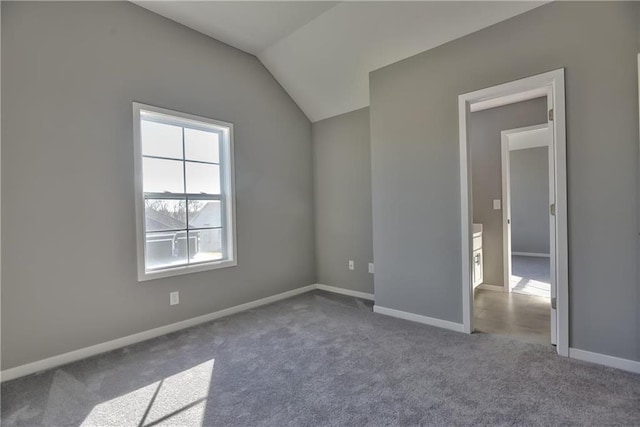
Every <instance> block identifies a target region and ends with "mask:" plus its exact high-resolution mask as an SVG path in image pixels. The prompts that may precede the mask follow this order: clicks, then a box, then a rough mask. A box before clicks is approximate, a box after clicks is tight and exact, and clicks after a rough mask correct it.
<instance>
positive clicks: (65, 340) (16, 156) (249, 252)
mask: <svg viewBox="0 0 640 427" xmlns="http://www.w3.org/2000/svg"><path fill="white" fill-rule="evenodd" d="M2 88H3V92H2V112H3V115H2V140H3V147H2V150H3V152H2V260H3V267H4V268H3V270H2V285H3V289H2V368H3V369H7V368H11V367H14V366H16V365H20V364H23V363H28V362H32V361H35V360H39V359H42V358H45V357H49V356H53V355H57V354H60V353H64V352H67V351H71V350H75V349H79V348H82V347H86V346H90V345H93V344H97V343H101V342H104V341H107V340H111V339H114V338H119V337H122V336H126V335H129V334H133V333H136V332H140V331H144V330H148V329H151V328H155V327H158V326H162V325H166V324H170V323H173V322H176V321H180V320H183V319H187V318H192V317H194V316H198V315H202V314H205V313H210V312H213V311H216V310H220V309H223V308H226V307H230V306H234V305H237V304H241V303H245V302H248V301H252V300H256V299H259V298H263V297H266V296H270V295H274V294H277V293H280V292H284V291H287V290H290V289H294V288H298V287H301V286H304V285H309V284H311V283H314V282H315V266H314V264H315V262H314V241H313V200H312V197H313V196H312V191H313V184H312V172H311V171H312V149H311V124H310V123H309V121H308V119H307V118H306V117H305V116H304V114H303V113H302V112H301V111H300V109H299V108H298V107H297V106H296V105H295V103H294V102H293V101H292V100H291V99H290V98H289V96H287V94H286V93H285V92H284V90H283V89H282V88H281V87H280V86H279V85H278V83H277V82H276V81H275V80H274V79H273V77H272V76H271V75H270V74H269V73H268V72H267V71H266V69H265V68H264V67H263V66H262V65H261V64H260V62H258V60H257V59H256V58H255V57H254V56H251V55H248V54H245V53H243V52H241V51H239V50H236V49H234V48H231V47H229V46H227V45H225V44H222V43H220V42H217V41H215V40H213V39H211V38H208V37H206V36H204V35H202V34H199V33H196V32H195V31H192V30H190V29H187V28H186V27H183V26H181V25H179V24H176V23H174V22H172V21H169V20H166V19H164V18H162V17H160V16H158V15H155V14H153V13H151V12H148V11H146V10H144V9H142V8H139V7H138V6H135V5H133V4H131V3H127V2H108V3H101V2H90V3H77V2H69V3H49V2H44V3H31V2H21V3H7V2H2ZM134 100H135V101H140V102H144V103H148V104H153V105H158V106H162V107H167V108H171V109H175V110H179V111H184V112H188V113H192V114H197V115H202V116H206V117H213V118H216V119H221V120H225V121H229V122H232V123H234V125H235V155H236V186H237V229H238V266H237V267H235V268H226V269H222V270H216V271H208V272H202V273H195V274H188V275H184V276H178V277H173V278H167V279H159V280H153V281H149V282H144V283H138V282H137V281H136V232H135V212H134V197H135V194H134V184H133V179H134V175H133V143H132V113H131V102H132V101H134ZM175 290H178V291H180V297H181V298H180V304H179V305H177V306H173V307H170V306H169V292H170V291H175Z"/></svg>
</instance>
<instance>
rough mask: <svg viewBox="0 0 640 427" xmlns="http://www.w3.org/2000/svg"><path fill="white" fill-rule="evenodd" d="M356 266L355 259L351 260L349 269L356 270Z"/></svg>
mask: <svg viewBox="0 0 640 427" xmlns="http://www.w3.org/2000/svg"><path fill="white" fill-rule="evenodd" d="M355 268H356V267H355V265H354V263H353V260H349V270H354V269H355Z"/></svg>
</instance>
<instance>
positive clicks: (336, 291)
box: [316, 283, 375, 301]
mask: <svg viewBox="0 0 640 427" xmlns="http://www.w3.org/2000/svg"><path fill="white" fill-rule="evenodd" d="M316 289H319V290H321V291H327V292H333V293H334V294H342V295H348V296H351V297H356V298H362V299H366V300H369V301H374V300H375V298H374V296H373V294H368V293H366V292H360V291H352V290H351V289H345V288H337V287H335V286H329V285H322V284H320V283H317V284H316Z"/></svg>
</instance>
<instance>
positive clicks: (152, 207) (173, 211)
mask: <svg viewBox="0 0 640 427" xmlns="http://www.w3.org/2000/svg"><path fill="white" fill-rule="evenodd" d="M186 204H187V202H186V200H167V199H147V200H145V201H144V215H145V223H146V229H147V231H161V230H180V229H184V228H186V227H187V226H186V218H185V217H186V209H185V207H186Z"/></svg>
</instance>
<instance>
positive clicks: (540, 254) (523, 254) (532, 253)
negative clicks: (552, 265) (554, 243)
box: [511, 252, 551, 258]
mask: <svg viewBox="0 0 640 427" xmlns="http://www.w3.org/2000/svg"><path fill="white" fill-rule="evenodd" d="M511 255H517V256H534V257H539V258H550V257H551V255H550V254H543V253H538V252H511Z"/></svg>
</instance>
